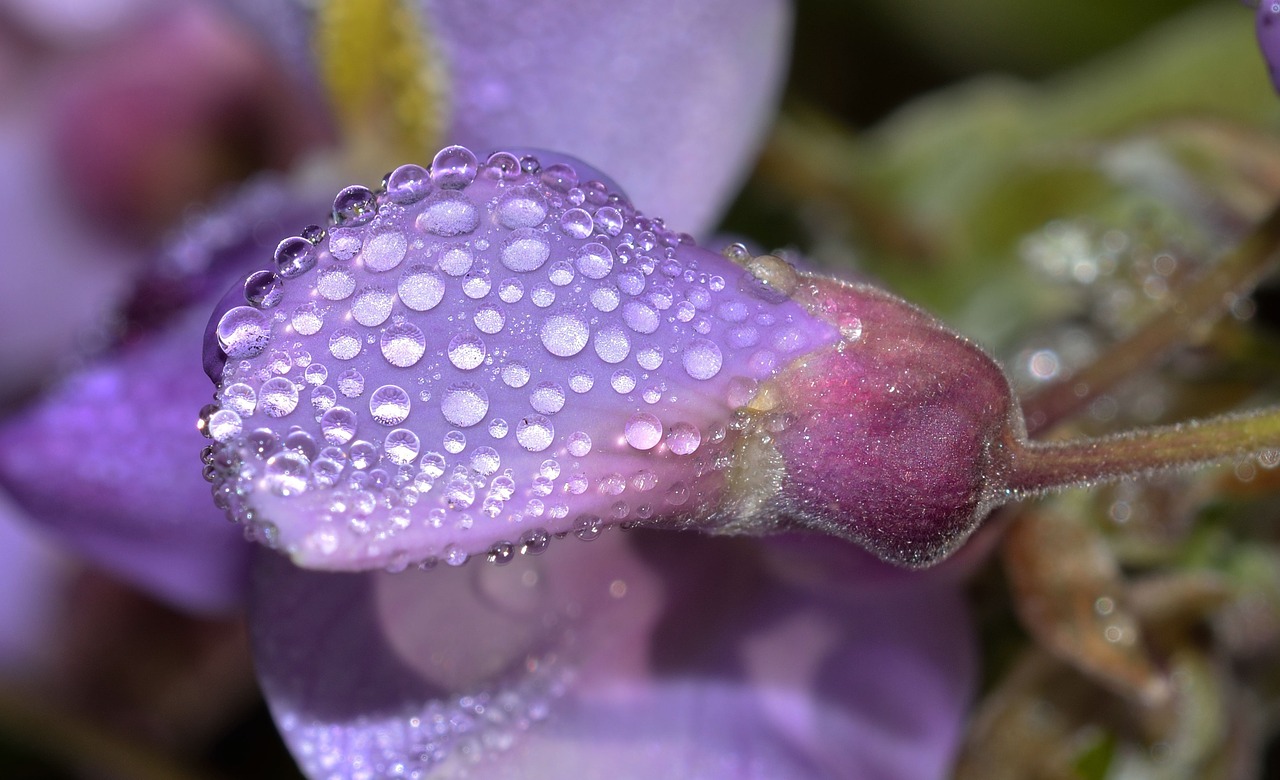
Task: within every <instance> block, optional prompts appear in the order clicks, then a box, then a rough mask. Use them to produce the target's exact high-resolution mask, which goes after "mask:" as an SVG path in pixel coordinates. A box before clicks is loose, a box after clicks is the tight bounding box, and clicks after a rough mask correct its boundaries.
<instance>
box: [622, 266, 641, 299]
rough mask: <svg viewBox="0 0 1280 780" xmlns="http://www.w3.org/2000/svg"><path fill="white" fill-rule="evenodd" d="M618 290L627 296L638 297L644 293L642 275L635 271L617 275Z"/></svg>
mask: <svg viewBox="0 0 1280 780" xmlns="http://www.w3.org/2000/svg"><path fill="white" fill-rule="evenodd" d="M617 281H618V289H619V290H622V291H623V292H624V293H626V294H627V295H639V294H640V293H642V292H644V285H645V281H644V274H642V273H640V272H639V271H637V270H635V269H630V270H626V271H621V272H619V273H618V279H617Z"/></svg>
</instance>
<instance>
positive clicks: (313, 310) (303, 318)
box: [289, 303, 324, 336]
mask: <svg viewBox="0 0 1280 780" xmlns="http://www.w3.org/2000/svg"><path fill="white" fill-rule="evenodd" d="M289 323H290V324H291V325H293V329H294V331H296V332H297V334H298V335H299V336H314V335H315V334H317V333H319V332H320V329H321V328H323V327H324V317H323V316H321V314H320V307H319V306H316V304H314V303H304V304H302V305H301V306H299V307H298V308H296V309H294V310H293V315H292V316H291V317H290V318H289Z"/></svg>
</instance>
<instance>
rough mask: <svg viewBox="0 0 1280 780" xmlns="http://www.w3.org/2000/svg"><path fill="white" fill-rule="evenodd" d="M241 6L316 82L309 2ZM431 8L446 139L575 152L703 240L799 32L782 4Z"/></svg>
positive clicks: (552, 2)
mask: <svg viewBox="0 0 1280 780" xmlns="http://www.w3.org/2000/svg"><path fill="white" fill-rule="evenodd" d="M231 4H232V5H233V6H236V7H237V10H239V11H241V12H242V13H244V14H245V15H246V16H247V17H248V18H250V19H253V20H254V21H255V24H256V26H257V27H258V28H259V30H260V31H261V32H262V33H263V35H264V36H266V38H267V39H268V40H269V41H271V42H272V46H273V48H274V50H275V51H276V52H277V53H279V54H280V56H282V57H283V58H285V59H286V60H287V61H288V62H289V63H290V64H291V65H292V66H293V68H294V69H295V71H296V72H297V73H299V74H300V76H301V77H302V78H303V79H304V80H306V81H308V82H309V83H311V84H312V85H314V84H315V75H314V73H315V70H314V69H315V66H314V64H313V63H312V61H311V51H312V49H311V42H310V39H309V34H310V29H309V25H310V22H309V19H308V17H307V15H306V12H305V11H302V10H300V9H301V8H302V6H301V5H300V4H297V3H284V2H279V1H277V2H267V3H259V2H256V0H255V2H252V3H250V2H244V0H232V2H231ZM421 6H422V7H424V9H425V23H424V24H425V26H426V27H427V28H428V29H427V33H428V34H429V35H430V36H432V37H433V38H434V40H435V41H436V42H437V43H438V45H439V47H440V48H441V49H442V50H443V54H444V59H445V69H446V71H447V72H448V76H449V85H448V90H447V91H448V93H449V95H450V100H451V105H450V108H449V111H450V116H451V117H452V123H453V124H452V127H451V129H450V131H449V133H448V139H447V140H448V141H450V142H454V143H462V144H464V145H468V146H471V147H472V148H474V149H486V148H491V147H495V146H502V145H510V144H520V145H525V146H539V147H543V148H548V149H563V150H567V151H571V152H572V153H573V154H575V155H576V156H578V157H579V158H581V159H583V160H587V161H589V162H591V163H593V164H595V165H598V166H600V167H601V168H603V169H604V170H606V171H609V172H610V173H611V174H613V175H614V176H616V177H617V178H618V180H619V181H621V182H624V183H625V185H626V186H627V189H628V191H629V192H630V194H631V196H632V198H633V199H634V202H635V204H636V205H637V206H638V207H640V208H641V209H642V210H644V211H646V212H648V213H651V214H662V215H663V216H665V217H666V218H668V219H670V220H672V222H673V223H674V224H680V225H682V226H684V229H687V230H690V231H693V232H695V233H697V232H701V231H704V230H706V229H707V228H709V227H710V226H711V225H712V223H713V222H714V220H715V219H716V218H717V217H718V216H719V214H720V211H721V209H723V208H724V206H725V202H726V200H727V199H728V198H729V197H730V195H731V194H732V193H733V192H735V191H736V190H737V188H738V186H739V185H740V184H741V182H742V179H743V178H744V177H745V174H746V164H747V163H748V162H749V161H750V160H751V159H752V157H753V156H754V155H755V153H756V151H757V146H758V144H759V143H760V142H761V139H762V137H763V134H764V131H765V129H766V128H767V123H768V121H769V117H770V116H771V112H772V110H773V108H774V105H775V103H776V101H777V97H778V94H779V90H780V88H781V84H782V75H783V72H784V70H785V66H786V56H787V47H788V41H789V39H790V33H791V10H790V6H789V4H788V3H786V2H784V0H750V2H741V1H740V0H713V1H712V2H702V3H680V2H674V1H673V0H665V2H661V3H647V4H636V3H614V4H610V5H608V6H607V7H602V6H599V5H598V4H596V3H592V2H582V1H581V0H575V1H574V2H564V1H563V0H539V1H538V2H527V3H522V4H521V5H520V7H519V11H518V12H514V11H513V8H512V6H511V5H510V3H507V2H503V1H502V0H482V1H475V0H462V1H461V2H459V0H421Z"/></svg>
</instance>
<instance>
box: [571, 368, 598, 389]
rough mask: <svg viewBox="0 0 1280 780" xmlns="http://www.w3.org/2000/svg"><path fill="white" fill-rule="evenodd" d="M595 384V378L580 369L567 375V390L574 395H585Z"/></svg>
mask: <svg viewBox="0 0 1280 780" xmlns="http://www.w3.org/2000/svg"><path fill="white" fill-rule="evenodd" d="M595 383H596V378H595V377H593V376H592V375H591V372H589V371H585V370H583V369H581V368H579V369H576V370H575V371H574V372H573V373H572V374H570V375H569V389H570V390H572V391H573V392H575V393H579V394H581V393H585V392H587V391H589V390H590V389H591V388H592V387H593V386H594V385H595Z"/></svg>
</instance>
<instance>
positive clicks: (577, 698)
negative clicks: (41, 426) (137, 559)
mask: <svg viewBox="0 0 1280 780" xmlns="http://www.w3.org/2000/svg"><path fill="white" fill-rule="evenodd" d="M813 543H817V544H820V545H822V544H832V542H830V541H823V540H817V541H816V542H813ZM762 552H764V553H765V554H767V552H768V548H767V546H766V545H762V544H760V543H756V542H743V541H728V540H713V539H706V538H702V537H696V536H687V535H661V534H640V533H635V534H631V535H624V534H618V533H609V534H606V535H604V536H603V537H601V538H600V539H599V540H597V541H595V542H592V543H590V544H583V543H581V542H577V541H574V540H568V541H564V542H558V543H554V544H553V545H552V546H551V548H550V549H549V550H548V551H547V552H546V553H545V554H544V555H543V556H541V557H537V558H522V559H520V560H519V561H518V562H515V563H512V564H511V565H510V566H506V567H494V566H488V565H475V564H471V565H468V566H464V567H461V568H457V569H453V568H445V567H441V568H438V569H436V570H433V571H427V572H408V573H403V574H395V575H393V574H382V573H379V574H364V575H344V574H336V575H335V574H317V573H308V572H303V571H299V570H297V569H295V568H293V567H292V566H290V565H288V563H287V562H285V561H282V560H280V559H278V558H275V557H274V556H270V555H267V554H264V555H262V556H261V558H260V560H259V562H258V564H257V577H256V584H255V589H254V603H255V607H254V610H253V614H252V626H253V636H254V645H255V654H256V660H257V665H258V669H259V675H260V678H261V681H262V684H263V687H264V690H265V692H266V694H267V697H268V701H269V702H270V704H271V707H272V710H273V712H274V714H275V716H276V720H277V723H278V724H279V725H280V727H281V730H282V732H283V733H284V735H285V739H286V742H287V743H288V745H289V746H290V749H291V750H292V751H293V752H294V755H295V757H296V758H297V759H298V761H299V763H300V764H301V765H302V767H303V769H304V771H305V772H306V773H307V774H308V775H309V776H311V777H314V778H322V777H323V778H348V777H380V776H388V775H391V774H400V773H403V774H405V775H408V776H412V775H413V773H414V772H416V771H426V770H430V774H429V776H437V777H452V776H458V775H460V774H465V773H467V772H472V773H477V774H479V775H482V776H484V777H494V778H504V777H513V778H514V777H529V778H539V777H547V778H552V777H565V776H574V777H581V778H610V779H611V780H627V779H628V778H652V777H715V778H811V777H831V778H846V777H847V778H857V780H879V779H883V780H892V779H894V778H902V779H903V780H907V779H908V778H909V779H911V780H915V779H916V778H932V777H941V776H943V775H944V774H945V771H946V767H947V765H948V763H949V760H950V757H951V755H952V753H953V751H954V748H955V745H956V741H957V739H958V735H959V730H960V723H961V720H962V718H963V714H964V711H965V708H966V705H967V702H968V697H969V695H970V693H971V686H972V683H973V676H974V671H975V669H974V655H973V644H972V637H971V635H970V633H969V627H968V622H967V617H968V615H967V610H966V608H965V605H964V603H963V600H962V599H961V598H959V596H958V594H957V592H956V590H955V589H954V588H952V587H951V586H947V585H944V584H939V583H938V582H936V581H932V580H927V579H918V580H916V581H914V582H913V583H912V584H909V585H906V586H900V587H895V588H883V587H880V588H871V589H868V590H866V591H863V592H858V591H857V590H856V589H855V588H852V587H851V588H849V589H848V590H847V591H846V592H845V593H844V594H843V595H830V594H824V593H822V592H820V591H809V590H805V589H803V588H800V589H797V588H794V587H791V586H789V585H787V584H786V583H783V582H779V581H777V580H774V579H772V578H771V577H769V576H768V575H766V574H765V573H763V571H762V570H761V568H760V567H759V562H760V555H761V553H762ZM424 776H428V775H424Z"/></svg>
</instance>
